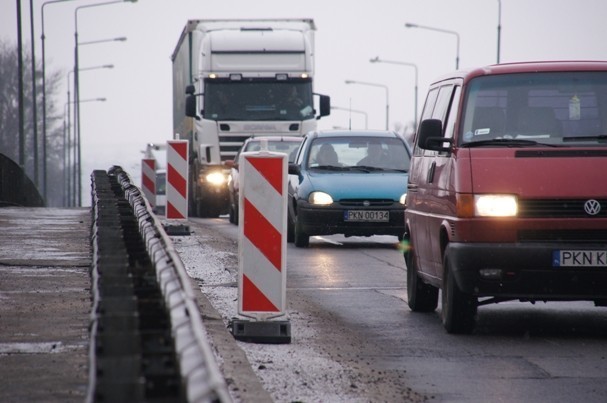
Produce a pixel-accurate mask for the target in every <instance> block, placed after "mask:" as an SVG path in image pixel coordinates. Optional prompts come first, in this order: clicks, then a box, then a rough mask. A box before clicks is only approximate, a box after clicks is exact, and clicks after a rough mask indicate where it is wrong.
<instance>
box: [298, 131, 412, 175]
mask: <svg viewBox="0 0 607 403" xmlns="http://www.w3.org/2000/svg"><path fill="white" fill-rule="evenodd" d="M308 167H309V168H313V169H324V170H331V171H350V172H383V171H402V172H407V171H408V170H409V153H408V151H407V149H406V147H405V144H404V142H403V141H402V140H400V139H398V138H393V137H330V138H317V139H315V140H314V141H313V143H312V144H311V147H310V152H309V153H308Z"/></svg>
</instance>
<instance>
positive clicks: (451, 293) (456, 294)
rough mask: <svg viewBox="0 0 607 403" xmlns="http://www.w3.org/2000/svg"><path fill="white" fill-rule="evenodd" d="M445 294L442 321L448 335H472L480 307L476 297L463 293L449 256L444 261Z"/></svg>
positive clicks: (443, 295) (443, 294)
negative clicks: (478, 307)
mask: <svg viewBox="0 0 607 403" xmlns="http://www.w3.org/2000/svg"><path fill="white" fill-rule="evenodd" d="M443 262H444V263H443V264H444V271H443V292H442V320H443V326H444V328H445V330H446V331H447V333H454V334H468V333H472V331H473V330H474V325H475V316H476V311H477V306H478V301H477V299H476V297H474V296H472V295H471V294H468V293H464V292H462V291H461V290H460V289H459V287H458V285H457V282H456V281H455V276H454V275H453V268H452V267H451V264H450V261H449V258H448V256H446V254H445V258H444V260H443Z"/></svg>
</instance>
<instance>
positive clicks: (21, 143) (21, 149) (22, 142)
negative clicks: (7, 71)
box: [17, 0, 25, 183]
mask: <svg viewBox="0 0 607 403" xmlns="http://www.w3.org/2000/svg"><path fill="white" fill-rule="evenodd" d="M17 53H18V56H17V57H18V60H17V69H18V70H19V72H18V76H19V84H18V86H19V88H18V91H19V94H18V97H19V166H20V167H21V170H22V172H23V175H25V131H24V128H23V38H22V36H21V0H17ZM22 179H24V178H22ZM23 183H25V182H23Z"/></svg>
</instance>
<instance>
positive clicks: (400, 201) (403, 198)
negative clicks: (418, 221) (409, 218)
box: [398, 193, 407, 206]
mask: <svg viewBox="0 0 607 403" xmlns="http://www.w3.org/2000/svg"><path fill="white" fill-rule="evenodd" d="M398 202H399V203H400V204H402V205H403V206H404V205H405V204H407V194H406V193H403V195H402V196H401V197H400V199H399V200H398Z"/></svg>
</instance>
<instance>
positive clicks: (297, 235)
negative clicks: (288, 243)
mask: <svg viewBox="0 0 607 403" xmlns="http://www.w3.org/2000/svg"><path fill="white" fill-rule="evenodd" d="M293 235H294V236H293V242H294V243H295V246H297V247H298V248H306V247H308V246H309V245H310V235H308V234H306V233H305V232H304V231H303V229H302V228H301V224H300V223H299V220H298V219H297V216H295V231H294V234H293Z"/></svg>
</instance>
